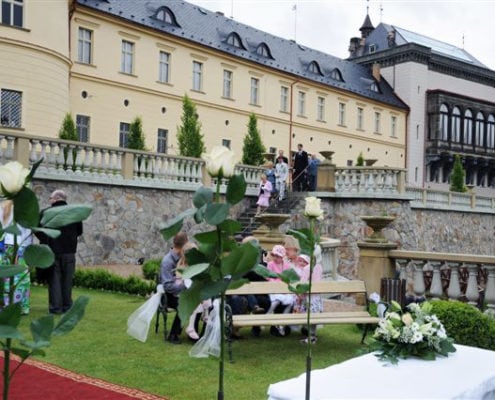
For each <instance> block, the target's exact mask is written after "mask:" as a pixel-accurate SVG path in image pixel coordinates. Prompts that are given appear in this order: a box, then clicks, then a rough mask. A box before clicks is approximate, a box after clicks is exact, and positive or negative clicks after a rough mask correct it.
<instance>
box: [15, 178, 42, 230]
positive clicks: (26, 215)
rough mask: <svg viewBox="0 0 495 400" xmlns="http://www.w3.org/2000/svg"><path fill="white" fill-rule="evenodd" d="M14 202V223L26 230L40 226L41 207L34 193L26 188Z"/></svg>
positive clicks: (16, 196) (18, 194) (17, 195)
mask: <svg viewBox="0 0 495 400" xmlns="http://www.w3.org/2000/svg"><path fill="white" fill-rule="evenodd" d="M12 200H13V201H14V221H16V222H17V223H18V224H20V225H22V226H25V227H26V228H30V227H32V226H38V221H39V215H40V206H39V204H38V199H37V198H36V195H35V194H34V192H33V191H32V190H31V189H29V188H27V187H25V186H24V187H23V188H22V189H21V190H20V191H19V192H18V193H17V194H16V195H15V196H14V197H13V198H12Z"/></svg>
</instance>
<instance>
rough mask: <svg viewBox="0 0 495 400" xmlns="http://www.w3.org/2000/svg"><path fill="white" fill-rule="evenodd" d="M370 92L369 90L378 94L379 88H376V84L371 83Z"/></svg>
mask: <svg viewBox="0 0 495 400" xmlns="http://www.w3.org/2000/svg"><path fill="white" fill-rule="evenodd" d="M370 90H371V91H372V92H376V93H380V87H379V86H378V83H376V82H373V83H372V84H371V85H370Z"/></svg>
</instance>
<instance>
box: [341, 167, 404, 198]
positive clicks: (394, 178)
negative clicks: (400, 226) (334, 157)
mask: <svg viewBox="0 0 495 400" xmlns="http://www.w3.org/2000/svg"><path fill="white" fill-rule="evenodd" d="M404 177H405V170H404V169H400V168H390V167H347V168H335V193H336V194H341V195H342V194H358V193H359V194H360V195H361V196H364V197H368V196H370V197H375V196H377V195H378V196H389V195H398V194H402V193H404Z"/></svg>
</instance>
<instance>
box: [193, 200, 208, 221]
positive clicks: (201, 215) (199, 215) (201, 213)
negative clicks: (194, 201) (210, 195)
mask: <svg viewBox="0 0 495 400" xmlns="http://www.w3.org/2000/svg"><path fill="white" fill-rule="evenodd" d="M205 210H206V204H205V205H204V206H203V207H201V208H198V209H197V210H196V213H195V214H194V222H196V223H197V224H200V223H201V222H203V220H204V219H205Z"/></svg>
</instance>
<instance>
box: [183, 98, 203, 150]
mask: <svg viewBox="0 0 495 400" xmlns="http://www.w3.org/2000/svg"><path fill="white" fill-rule="evenodd" d="M181 121H182V125H181V126H180V127H179V128H178V133H177V142H178V144H179V154H180V155H181V156H185V157H196V158H199V157H201V155H202V154H203V153H204V151H205V144H204V140H203V135H202V134H201V123H200V122H199V121H198V113H197V112H196V105H195V104H194V103H193V102H192V101H191V99H190V98H189V97H188V96H187V95H184V98H183V99H182V117H181Z"/></svg>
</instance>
